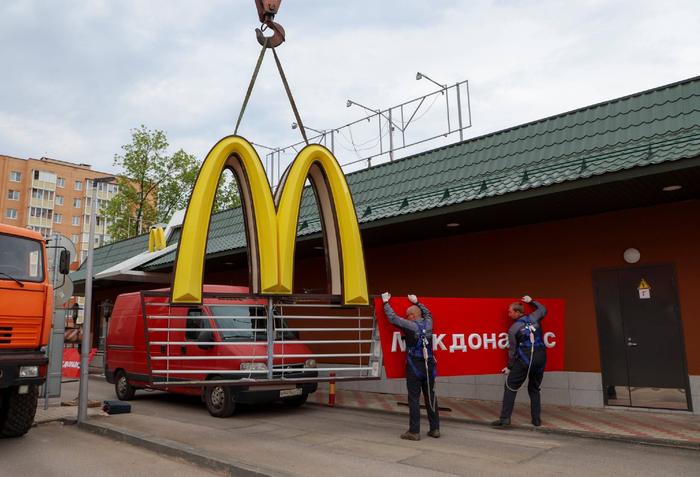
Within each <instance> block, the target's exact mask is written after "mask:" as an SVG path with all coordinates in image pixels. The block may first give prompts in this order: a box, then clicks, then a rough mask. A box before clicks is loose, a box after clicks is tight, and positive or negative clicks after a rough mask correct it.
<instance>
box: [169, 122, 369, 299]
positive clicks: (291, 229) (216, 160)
mask: <svg viewBox="0 0 700 477" xmlns="http://www.w3.org/2000/svg"><path fill="white" fill-rule="evenodd" d="M225 167H229V168H230V169H231V170H232V171H233V172H234V174H235V175H236V177H237V179H238V183H239V186H240V193H241V201H242V207H243V212H244V217H245V220H246V234H247V239H248V257H249V269H250V270H249V271H250V282H251V289H252V292H253V293H262V294H270V295H287V294H291V293H292V290H293V276H294V250H295V246H296V236H297V224H298V220H299V207H300V205H301V196H302V193H303V190H304V183H305V182H306V179H307V178H308V179H309V180H310V181H311V184H312V185H313V187H314V191H315V193H316V196H317V202H318V204H319V208H320V215H321V220H322V224H323V231H324V236H325V240H326V251H327V259H328V262H329V264H330V270H331V277H330V278H331V292H332V293H333V294H335V295H338V294H341V293H342V295H343V301H344V302H345V303H346V304H365V305H366V304H369V297H368V293H367V281H366V275H365V263H364V255H363V252H362V241H361V237H360V231H359V226H358V223H357V216H356V214H355V207H354V204H353V202H352V196H351V194H350V189H349V187H348V185H347V182H346V181H345V176H344V175H343V171H342V169H341V167H340V165H339V164H338V161H337V160H336V159H335V157H334V156H333V154H332V153H331V152H330V151H328V149H326V148H324V147H322V146H319V145H310V146H307V147H305V148H304V149H302V150H301V151H300V152H299V154H298V155H297V157H296V158H295V159H294V161H293V162H292V164H291V165H290V167H289V168H288V169H287V171H286V172H285V175H284V178H283V180H282V182H281V183H280V185H279V188H278V190H277V194H276V197H275V199H274V200H273V197H272V193H271V190H270V187H269V184H268V182H267V177H266V175H265V171H264V168H263V166H262V163H261V161H260V158H259V157H258V155H257V153H256V152H255V149H254V148H253V146H252V145H251V144H250V143H249V142H248V141H246V140H245V139H243V138H241V137H238V136H229V137H226V138H224V139H222V140H221V141H219V142H218V143H217V144H216V145H215V146H214V147H213V148H212V150H211V151H210V152H209V154H208V155H207V158H206V159H205V161H204V163H203V164H202V168H201V169H200V172H199V176H198V177H197V181H196V183H195V187H194V190H193V192H192V196H191V197H190V202H189V205H188V208H187V212H186V214H185V221H184V223H183V226H182V235H181V238H180V243H179V246H178V253H177V259H176V264H175V276H174V278H173V287H172V302H173V303H180V304H192V303H201V298H202V276H203V271H204V270H203V266H204V258H205V254H206V244H207V235H208V230H209V220H210V216H211V211H212V206H213V202H214V197H215V194H216V188H217V186H218V183H219V178H220V176H221V173H222V172H223V170H224V168H225Z"/></svg>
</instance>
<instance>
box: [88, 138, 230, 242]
mask: <svg viewBox="0 0 700 477" xmlns="http://www.w3.org/2000/svg"><path fill="white" fill-rule="evenodd" d="M168 147H169V144H168V139H167V137H166V135H165V133H164V132H163V131H159V130H153V131H152V130H150V129H148V128H147V127H146V126H144V125H141V126H140V127H139V128H136V129H132V131H131V142H130V143H129V144H126V145H124V146H122V153H121V154H115V156H114V165H115V166H117V167H118V168H119V169H120V172H119V177H118V179H117V181H118V184H119V191H118V192H117V194H116V195H115V196H114V198H113V199H112V200H111V201H110V202H109V203H108V204H107V205H106V206H104V207H103V209H102V214H103V215H104V216H105V217H106V218H107V220H109V224H110V225H109V233H110V235H111V237H112V240H121V239H124V238H128V237H133V236H135V235H139V234H141V233H144V232H147V231H148V229H149V227H150V226H151V225H153V224H155V223H167V222H168V220H170V217H171V216H172V215H173V213H174V212H176V211H177V210H179V209H183V208H185V207H186V206H187V201H188V200H189V196H190V194H191V192H192V188H193V187H194V183H195V180H196V179H197V173H198V171H199V163H198V161H197V160H196V158H195V156H193V155H192V154H188V153H187V152H185V151H183V150H182V149H180V150H178V151H176V152H175V153H173V154H168V153H167V149H168ZM239 203H240V200H239V197H238V188H237V187H236V182H235V180H233V178H232V177H226V175H222V178H221V180H220V181H219V190H218V192H217V195H216V201H215V211H217V212H218V211H220V210H225V209H227V208H231V207H235V206H237V205H238V204H239Z"/></svg>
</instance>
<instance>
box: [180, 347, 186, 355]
mask: <svg viewBox="0 0 700 477" xmlns="http://www.w3.org/2000/svg"><path fill="white" fill-rule="evenodd" d="M180 354H187V346H180Z"/></svg>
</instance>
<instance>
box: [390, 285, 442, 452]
mask: <svg viewBox="0 0 700 477" xmlns="http://www.w3.org/2000/svg"><path fill="white" fill-rule="evenodd" d="M390 299H391V295H390V294H389V293H388V292H385V293H382V300H383V301H384V313H385V314H386V316H387V317H388V318H389V321H390V322H391V324H393V325H395V326H398V327H399V328H401V329H403V331H404V337H405V339H406V388H407V389H408V409H409V427H408V431H406V432H404V433H403V434H401V439H406V440H410V441H418V440H420V395H421V391H422V392H423V401H424V402H425V407H426V409H427V411H428V422H429V423H430V431H429V432H428V435H429V436H430V437H435V438H437V437H440V417H439V415H438V405H437V398H436V397H435V376H436V370H435V358H434V357H433V317H432V315H431V314H430V310H428V308H427V307H426V306H425V305H423V304H422V303H420V302H419V301H418V298H417V297H416V295H408V300H409V301H410V302H411V303H412V305H411V306H409V307H408V309H407V310H406V318H401V317H400V316H398V315H397V314H396V313H395V312H394V309H393V308H392V307H391V305H390V304H389V300H390Z"/></svg>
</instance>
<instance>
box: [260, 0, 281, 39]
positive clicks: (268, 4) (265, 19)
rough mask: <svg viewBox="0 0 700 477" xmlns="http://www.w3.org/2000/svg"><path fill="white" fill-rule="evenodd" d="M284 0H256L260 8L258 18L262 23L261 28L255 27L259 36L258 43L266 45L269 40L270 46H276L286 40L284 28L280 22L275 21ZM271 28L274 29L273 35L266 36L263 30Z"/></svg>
mask: <svg viewBox="0 0 700 477" xmlns="http://www.w3.org/2000/svg"><path fill="white" fill-rule="evenodd" d="M281 3H282V0H255V6H256V7H257V9H258V18H259V19H260V23H262V26H261V28H256V29H255V35H256V36H257V38H258V43H260V44H261V45H263V46H265V44H266V43H265V42H267V47H268V48H276V47H278V46H280V45H281V44H282V43H283V42H284V28H282V25H280V24H279V23H277V22H275V21H273V18H275V15H276V14H277V12H278V11H279V8H280V4H281ZM268 28H269V29H270V30H272V31H273V34H272V36H269V37H266V36H265V35H263V31H265V30H267V29H268Z"/></svg>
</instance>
